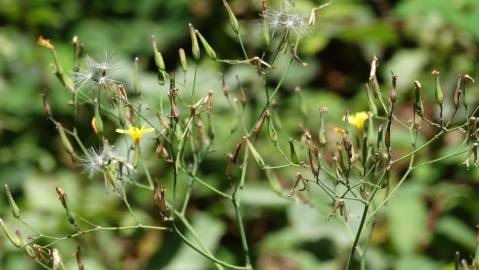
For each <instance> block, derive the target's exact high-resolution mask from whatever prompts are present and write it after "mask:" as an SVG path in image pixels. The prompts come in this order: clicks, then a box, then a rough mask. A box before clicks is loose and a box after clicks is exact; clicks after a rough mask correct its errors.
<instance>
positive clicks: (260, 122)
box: [253, 111, 269, 137]
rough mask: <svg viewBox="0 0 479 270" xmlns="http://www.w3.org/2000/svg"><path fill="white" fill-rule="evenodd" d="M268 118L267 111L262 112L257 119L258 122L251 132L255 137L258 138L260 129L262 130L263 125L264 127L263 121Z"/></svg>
mask: <svg viewBox="0 0 479 270" xmlns="http://www.w3.org/2000/svg"><path fill="white" fill-rule="evenodd" d="M267 117H269V112H268V111H264V112H263V113H262V114H261V116H260V118H259V119H258V122H256V125H255V128H254V130H253V133H254V134H255V137H258V133H259V132H260V131H261V129H262V128H263V125H264V121H265V120H266V118H267Z"/></svg>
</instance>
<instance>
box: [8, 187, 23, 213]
mask: <svg viewBox="0 0 479 270" xmlns="http://www.w3.org/2000/svg"><path fill="white" fill-rule="evenodd" d="M5 193H6V194H7V199H8V204H9V205H10V210H12V214H13V216H14V217H15V218H20V208H18V206H17V204H16V203H15V200H14V199H13V196H12V192H11V191H10V188H9V187H8V185H7V184H5Z"/></svg>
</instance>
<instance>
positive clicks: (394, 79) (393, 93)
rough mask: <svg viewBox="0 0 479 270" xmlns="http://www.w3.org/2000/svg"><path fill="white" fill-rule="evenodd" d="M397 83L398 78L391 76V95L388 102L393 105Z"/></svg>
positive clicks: (395, 98)
mask: <svg viewBox="0 0 479 270" xmlns="http://www.w3.org/2000/svg"><path fill="white" fill-rule="evenodd" d="M397 81H398V76H396V75H394V74H393V77H392V89H391V95H390V96H389V100H390V101H391V103H395V102H396V100H397Z"/></svg>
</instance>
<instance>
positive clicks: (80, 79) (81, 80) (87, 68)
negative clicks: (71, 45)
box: [73, 52, 120, 91]
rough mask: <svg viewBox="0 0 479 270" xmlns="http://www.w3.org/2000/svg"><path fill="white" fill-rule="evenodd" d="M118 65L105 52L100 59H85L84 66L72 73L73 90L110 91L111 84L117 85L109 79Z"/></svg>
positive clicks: (87, 57)
mask: <svg viewBox="0 0 479 270" xmlns="http://www.w3.org/2000/svg"><path fill="white" fill-rule="evenodd" d="M119 66H120V65H119V64H118V63H117V62H115V59H114V57H113V56H112V55H111V54H108V53H106V52H105V54H104V56H103V57H102V58H99V59H98V60H97V59H93V58H92V57H90V56H88V55H87V56H86V57H85V61H84V65H83V66H82V67H81V68H80V70H78V71H75V72H73V80H74V81H75V86H76V87H75V89H76V90H77V91H78V90H80V89H81V88H83V87H95V88H96V89H110V88H111V85H112V84H116V83H119V82H118V81H116V80H114V79H112V78H111V75H112V73H113V72H114V71H115V70H116V69H118V67H119Z"/></svg>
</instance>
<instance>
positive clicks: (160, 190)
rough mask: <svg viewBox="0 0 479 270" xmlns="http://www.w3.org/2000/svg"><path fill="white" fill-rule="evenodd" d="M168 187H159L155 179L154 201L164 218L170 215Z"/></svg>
mask: <svg viewBox="0 0 479 270" xmlns="http://www.w3.org/2000/svg"><path fill="white" fill-rule="evenodd" d="M165 193H166V189H165V188H164V187H158V185H157V184H156V181H155V187H154V189H153V202H154V203H155V205H156V206H157V207H158V208H159V210H160V216H161V218H162V219H163V220H166V219H167V217H168V207H167V206H166V197H165Z"/></svg>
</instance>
